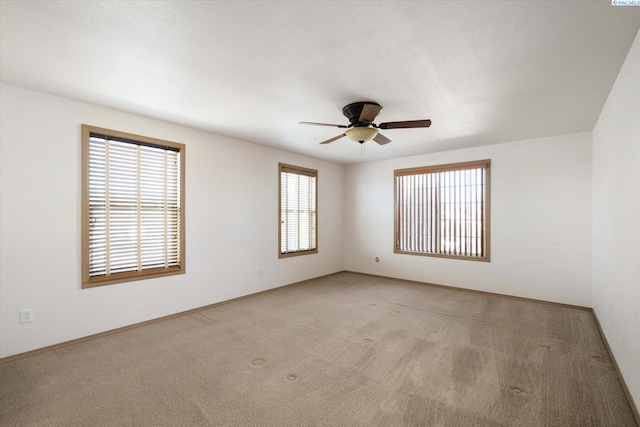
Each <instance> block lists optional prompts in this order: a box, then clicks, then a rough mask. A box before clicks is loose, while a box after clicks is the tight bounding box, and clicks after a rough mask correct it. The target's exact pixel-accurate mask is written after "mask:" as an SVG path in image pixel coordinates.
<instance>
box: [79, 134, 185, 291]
mask: <svg viewBox="0 0 640 427" xmlns="http://www.w3.org/2000/svg"><path fill="white" fill-rule="evenodd" d="M88 150H89V153H88V175H89V176H88V202H89V203H88V217H89V221H88V222H89V233H88V234H89V236H88V273H89V280H91V279H96V278H110V277H111V278H115V277H117V276H122V275H135V274H142V273H144V272H147V273H157V272H162V271H163V270H167V269H171V268H176V267H180V264H181V259H182V257H181V239H182V237H183V236H181V230H182V227H181V222H182V221H183V218H182V217H181V215H182V210H181V194H180V192H181V183H180V180H181V170H180V168H181V159H180V156H181V152H180V149H178V148H173V147H164V146H158V145H154V144H149V143H145V142H140V141H133V140H127V139H124V138H117V137H112V136H109V135H104V134H97V133H90V134H89V147H88Z"/></svg>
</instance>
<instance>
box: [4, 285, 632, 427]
mask: <svg viewBox="0 0 640 427" xmlns="http://www.w3.org/2000/svg"><path fill="white" fill-rule="evenodd" d="M0 424H2V425H3V426H5V425H6V426H22V425H65V426H66V425H77V426H91V425H100V426H103V425H105V426H115V425H118V426H120V425H131V426H146V425H149V426H169V425H171V426H190V425H193V426H196V425H229V426H403V425H406V426H536V427H538V426H581V427H584V426H635V422H634V419H633V415H632V413H631V410H630V408H629V406H628V403H627V401H626V399H625V396H624V394H623V391H622V388H621V386H620V383H619V381H618V378H617V376H616V373H615V371H614V368H613V365H612V363H611V360H610V359H609V357H608V355H607V352H606V349H605V346H604V344H603V342H602V338H601V337H600V335H599V333H598V330H597V327H596V325H595V322H594V320H593V317H592V315H591V313H590V312H588V311H584V310H579V309H571V308H564V307H559V306H553V305H547V304H542V303H534V302H527V301H520V300H514V299H509V298H502V297H497V296H489V295H482V294H476V293H470V292H463V291H456V290H452V289H444V288H438V287H431V286H423V285H418V284H412V283H407V282H402V281H395V280H391V279H383V278H375V277H370V276H364V275H359V274H354V273H340V274H337V275H333V276H329V277H325V278H321V279H316V280H312V281H309V282H305V283H302V284H299V285H294V286H290V287H286V288H283V289H282V290H277V291H274V292H270V293H266V294H262V295H258V296H255V297H252V298H248V299H245V300H241V301H237V302H234V303H230V304H226V305H222V306H219V307H216V308H212V309H209V310H204V311H200V312H198V313H196V314H190V315H185V316H182V317H179V318H176V319H172V320H167V321H163V322H159V323H156V324H153V325H150V326H145V327H141V328H137V329H133V330H130V331H127V332H122V333H118V334H114V335H111V336H107V337H104V338H100V339H97V340H92V341H89V342H85V343H82V344H78V345H75V346H72V347H67V348H63V349H61V350H57V351H53V352H48V353H45V354H41V355H37V356H33V357H30V358H26V359H22V360H18V361H14V362H10V363H6V364H4V365H1V366H0Z"/></svg>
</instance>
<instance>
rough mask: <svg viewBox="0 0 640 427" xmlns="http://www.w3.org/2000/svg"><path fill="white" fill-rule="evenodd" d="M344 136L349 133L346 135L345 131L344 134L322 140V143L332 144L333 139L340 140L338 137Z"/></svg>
mask: <svg viewBox="0 0 640 427" xmlns="http://www.w3.org/2000/svg"><path fill="white" fill-rule="evenodd" d="M344 136H347V135H345V134H344V133H343V134H342V135H338V136H334V137H333V138H330V139H327V140H326V141H322V142H321V143H320V144H330V143H332V142H333V141H336V140H338V139H340V138H342V137H344Z"/></svg>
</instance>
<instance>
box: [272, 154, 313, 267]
mask: <svg viewBox="0 0 640 427" xmlns="http://www.w3.org/2000/svg"><path fill="white" fill-rule="evenodd" d="M316 190H317V172H316V171H313V170H308V169H302V168H295V167H290V166H285V165H280V254H292V253H303V252H310V251H314V252H315V251H316V250H317V227H316V221H317V218H316Z"/></svg>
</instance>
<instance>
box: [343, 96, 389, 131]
mask: <svg viewBox="0 0 640 427" xmlns="http://www.w3.org/2000/svg"><path fill="white" fill-rule="evenodd" d="M367 104H371V105H377V106H380V104H378V103H377V102H364V101H360V102H353V103H351V104H349V105H347V106H345V107H344V108H343V109H342V114H344V116H345V117H346V118H347V119H349V122H351V125H352V126H368V125H369V124H370V123H366V122H360V114H362V109H363V108H364V106H365V105H367Z"/></svg>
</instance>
